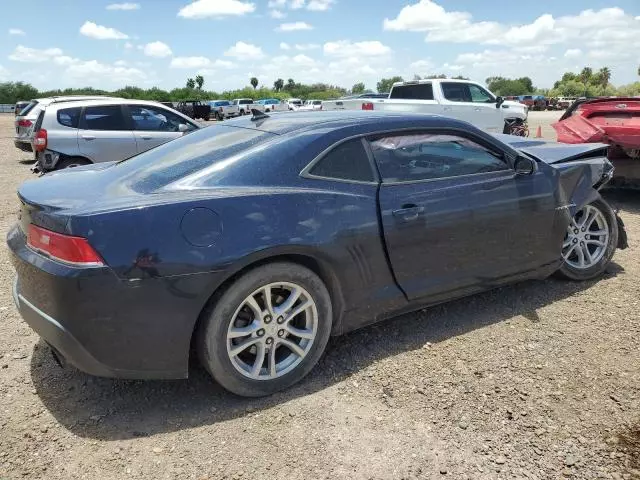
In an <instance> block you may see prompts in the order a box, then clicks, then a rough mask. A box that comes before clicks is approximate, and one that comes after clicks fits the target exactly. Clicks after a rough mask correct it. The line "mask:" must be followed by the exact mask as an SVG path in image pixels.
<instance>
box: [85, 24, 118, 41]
mask: <svg viewBox="0 0 640 480" xmlns="http://www.w3.org/2000/svg"><path fill="white" fill-rule="evenodd" d="M80 33H81V34H82V35H84V36H86V37H90V38H95V39H97V40H121V39H125V38H129V36H128V35H126V34H124V33H122V32H120V31H118V30H116V29H115V28H111V27H104V26H102V25H97V24H95V23H93V22H84V24H83V25H82V26H81V27H80Z"/></svg>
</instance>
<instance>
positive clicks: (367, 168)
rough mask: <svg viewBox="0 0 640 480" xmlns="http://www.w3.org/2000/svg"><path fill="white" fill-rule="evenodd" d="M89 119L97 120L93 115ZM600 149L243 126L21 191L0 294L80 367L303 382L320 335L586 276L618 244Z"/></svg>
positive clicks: (338, 116) (416, 122)
mask: <svg viewBox="0 0 640 480" xmlns="http://www.w3.org/2000/svg"><path fill="white" fill-rule="evenodd" d="M96 118H98V117H96ZM611 173H612V166H611V164H610V163H609V162H608V161H607V159H606V147H605V146H604V145H560V144H553V145H549V144H546V143H545V142H544V141H541V140H539V139H522V138H519V137H514V136H507V135H501V136H499V138H498V136H491V135H489V134H487V133H486V132H484V131H482V130H480V129H478V128H476V127H474V126H472V125H470V124H469V123H466V122H461V121H459V120H455V119H451V118H446V117H441V116H430V115H415V114H406V113H396V114H384V113H383V114H379V113H376V112H348V113H346V112H307V113H298V114H295V115H277V116H272V117H270V116H268V115H267V116H262V117H260V118H255V117H252V118H249V117H244V118H240V119H236V120H235V121H233V122H229V123H220V124H216V125H213V126H210V127H208V128H204V129H201V130H198V131H196V132H194V133H192V134H189V135H187V136H185V137H183V138H179V139H177V140H175V141H173V142H170V143H168V144H165V145H162V146H160V147H158V148H155V149H153V150H150V151H148V152H145V153H142V154H140V155H137V156H135V157H133V158H130V159H129V160H126V161H124V162H119V163H113V164H109V165H101V166H98V165H92V166H87V167H79V168H75V169H71V170H67V171H64V172H54V173H52V174H50V175H45V176H44V177H42V178H40V179H37V180H35V181H29V182H26V183H24V184H23V185H22V186H21V187H20V188H19V191H18V196H19V205H20V221H19V223H18V224H17V225H16V226H15V227H13V228H12V229H11V230H10V232H9V234H8V238H7V242H8V245H9V248H10V251H11V252H12V253H13V255H12V260H13V263H14V265H15V268H16V271H17V280H16V283H15V284H14V298H15V301H16V304H17V306H18V309H19V311H20V313H21V314H22V316H23V318H24V319H25V321H26V322H27V323H28V324H29V325H31V327H32V328H33V329H34V330H35V331H36V332H38V333H39V334H40V335H41V336H42V337H43V338H44V340H45V341H46V342H47V344H49V345H51V346H52V347H53V349H54V352H56V353H55V355H57V356H58V357H62V358H65V359H66V360H67V361H68V362H69V363H71V364H73V365H75V366H76V367H78V368H80V369H81V370H84V371H86V372H88V373H90V374H93V375H101V376H110V377H125V378H185V377H186V376H187V375H188V372H189V368H188V367H189V358H190V357H189V353H190V351H191V347H194V348H195V350H196V351H197V352H198V355H199V358H200V360H201V362H202V363H203V364H204V366H205V367H206V369H207V370H208V371H209V372H210V373H211V374H212V375H213V377H214V378H215V379H216V380H217V381H218V382H219V383H220V384H221V385H222V386H224V387H225V388H227V389H229V390H230V391H232V392H235V393H237V394H239V395H247V396H259V395H267V394H271V393H273V392H276V391H278V390H282V389H284V388H286V387H288V386H290V385H292V384H294V383H295V382H297V381H299V380H300V379H301V378H303V377H304V376H305V375H306V374H307V373H309V371H310V370H311V369H312V368H313V366H314V365H315V364H316V362H317V361H318V359H319V358H320V356H321V355H322V353H323V351H324V349H325V346H326V344H327V340H328V339H329V336H330V335H339V334H342V333H344V332H347V331H349V330H353V329H356V328H359V327H362V326H364V325H367V324H370V323H372V322H375V321H379V320H382V319H385V318H388V317H390V316H393V315H395V314H398V313H400V312H407V311H411V310H417V309H421V308H423V307H425V306H427V305H431V304H436V303H441V302H443V301H446V300H447V299H451V298H458V297H460V296H463V295H469V294H472V293H476V292H480V291H483V290H487V289H491V288H495V287H497V286H500V285H504V284H507V283H511V282H516V281H521V280H526V279H543V278H545V277H547V276H549V275H551V274H552V273H554V272H558V273H559V274H561V275H563V276H565V277H567V278H570V279H573V280H589V279H593V278H596V277H598V276H599V275H601V274H602V273H603V272H604V271H605V269H606V268H607V266H608V265H609V262H610V261H611V258H612V256H613V254H614V252H615V250H616V248H624V247H625V246H626V235H625V231H624V227H623V225H622V222H621V221H620V220H619V218H618V217H617V215H616V213H615V212H614V211H613V210H612V209H611V207H610V206H609V205H608V204H607V203H606V202H605V200H603V199H602V198H601V196H600V194H599V193H598V189H600V188H601V187H602V186H603V185H604V184H606V182H607V180H608V179H609V178H610V176H611Z"/></svg>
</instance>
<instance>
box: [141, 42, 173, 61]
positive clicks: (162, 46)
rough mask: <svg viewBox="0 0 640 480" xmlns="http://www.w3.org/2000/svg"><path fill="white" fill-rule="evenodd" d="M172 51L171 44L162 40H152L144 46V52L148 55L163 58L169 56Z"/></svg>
mask: <svg viewBox="0 0 640 480" xmlns="http://www.w3.org/2000/svg"><path fill="white" fill-rule="evenodd" d="M171 53H172V52H171V49H170V48H169V45H167V44H166V43H163V42H160V41H157V42H150V43H147V44H146V45H145V46H144V54H145V55H147V56H148V57H157V58H163V57H168V56H169V55H171Z"/></svg>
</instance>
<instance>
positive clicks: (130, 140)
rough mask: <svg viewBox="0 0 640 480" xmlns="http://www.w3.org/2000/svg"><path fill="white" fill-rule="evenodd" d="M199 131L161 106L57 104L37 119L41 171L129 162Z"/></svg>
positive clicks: (145, 103) (115, 102) (132, 102)
mask: <svg viewBox="0 0 640 480" xmlns="http://www.w3.org/2000/svg"><path fill="white" fill-rule="evenodd" d="M198 128H200V127H199V126H198V124H197V123H195V122H193V121H192V120H191V119H190V118H189V117H187V116H186V115H183V114H181V113H180V112H177V111H175V110H172V109H169V108H167V107H165V106H164V105H162V104H160V103H158V102H148V101H144V100H125V99H104V100H84V101H75V102H64V103H54V104H50V105H48V106H47V107H46V108H44V109H43V110H42V111H41V112H40V114H39V116H38V119H37V120H36V124H35V131H36V134H35V136H34V140H33V150H34V151H35V152H36V158H37V164H36V169H35V170H36V171H38V172H48V171H51V170H61V169H64V168H68V167H77V166H81V165H88V164H91V163H101V162H113V161H120V160H124V159H125V158H129V157H131V156H133V155H136V154H138V153H141V152H144V151H146V150H149V149H150V148H153V147H157V146H158V145H161V144H163V143H165V142H168V141H170V140H173V139H175V138H178V137H181V136H182V135H183V134H185V133H188V132H191V131H193V130H196V129H198Z"/></svg>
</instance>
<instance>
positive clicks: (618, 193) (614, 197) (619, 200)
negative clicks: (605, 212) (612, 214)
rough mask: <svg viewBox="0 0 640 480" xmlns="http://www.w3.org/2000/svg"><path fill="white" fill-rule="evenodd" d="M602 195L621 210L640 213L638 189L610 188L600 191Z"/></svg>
mask: <svg viewBox="0 0 640 480" xmlns="http://www.w3.org/2000/svg"><path fill="white" fill-rule="evenodd" d="M602 196H603V197H604V198H605V199H606V200H607V201H608V202H609V203H610V204H611V205H612V206H613V207H614V208H620V210H621V211H623V212H629V213H640V191H638V190H625V189H618V188H610V189H606V190H603V191H602Z"/></svg>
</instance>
